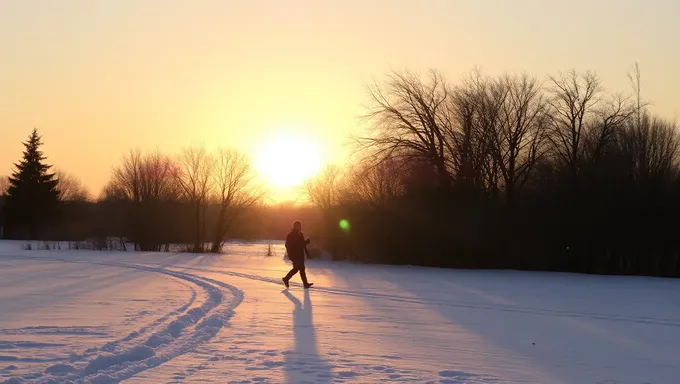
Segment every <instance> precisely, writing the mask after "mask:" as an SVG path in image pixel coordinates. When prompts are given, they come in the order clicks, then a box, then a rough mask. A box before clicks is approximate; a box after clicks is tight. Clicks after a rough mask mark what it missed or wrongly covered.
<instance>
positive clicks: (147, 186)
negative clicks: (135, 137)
mask: <svg viewBox="0 0 680 384" xmlns="http://www.w3.org/2000/svg"><path fill="white" fill-rule="evenodd" d="M177 172H178V167H177V165H176V164H175V162H174V161H173V160H172V159H171V158H170V157H168V156H166V155H164V154H162V153H160V152H158V151H156V152H153V153H150V154H146V155H145V154H143V153H142V152H141V151H139V150H133V151H130V153H129V154H128V155H127V156H125V157H124V158H123V161H122V164H121V165H120V166H119V167H117V168H114V170H113V178H112V180H111V181H110V183H109V185H107V187H106V188H105V191H107V192H106V193H107V194H110V195H111V196H115V197H118V198H120V199H122V200H127V201H131V202H142V201H149V200H172V199H177V198H178V197H179V194H180V188H179V185H178V184H177V176H176V175H177Z"/></svg>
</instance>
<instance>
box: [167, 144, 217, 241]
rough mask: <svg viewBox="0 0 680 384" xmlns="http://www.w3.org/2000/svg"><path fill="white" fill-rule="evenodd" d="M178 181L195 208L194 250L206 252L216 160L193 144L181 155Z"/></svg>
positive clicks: (185, 196) (178, 161) (185, 198)
mask: <svg viewBox="0 0 680 384" xmlns="http://www.w3.org/2000/svg"><path fill="white" fill-rule="evenodd" d="M177 164H178V165H179V169H178V172H177V173H176V176H177V183H178V185H179V187H180V191H181V194H182V198H183V199H184V200H186V201H187V202H188V203H189V204H190V205H191V207H192V209H193V222H194V226H195V228H194V229H195V235H194V242H193V247H192V249H191V251H192V252H197V253H200V252H204V251H205V249H204V248H205V240H206V234H205V232H206V209H207V204H208V198H209V197H210V191H211V189H212V186H213V177H212V174H213V168H214V164H215V160H214V159H213V158H212V156H210V154H208V152H207V151H206V150H205V148H202V147H196V146H192V147H189V148H187V149H185V150H184V151H182V153H181V154H180V155H179V157H178V159H177Z"/></svg>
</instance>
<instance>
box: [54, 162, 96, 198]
mask: <svg viewBox="0 0 680 384" xmlns="http://www.w3.org/2000/svg"><path fill="white" fill-rule="evenodd" d="M55 174H56V177H57V180H58V182H59V183H58V184H57V189H58V190H59V197H60V199H61V201H81V202H82V201H89V200H90V192H89V191H88V190H87V188H85V186H84V185H83V183H82V182H81V181H80V180H79V179H78V178H77V177H76V176H75V175H73V174H70V173H67V172H64V171H62V170H60V169H57V171H56V172H55Z"/></svg>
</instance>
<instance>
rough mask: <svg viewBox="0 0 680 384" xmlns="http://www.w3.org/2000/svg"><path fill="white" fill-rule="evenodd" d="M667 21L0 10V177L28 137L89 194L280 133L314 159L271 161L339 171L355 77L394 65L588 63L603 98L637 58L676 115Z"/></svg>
mask: <svg viewBox="0 0 680 384" xmlns="http://www.w3.org/2000/svg"><path fill="white" fill-rule="evenodd" d="M677 15H680V2H678V1H675V0H647V1H643V0H639V1H636V0H588V1H586V0H569V1H556V0H555V1H551V0H513V1H510V0H507V1H501V0H496V1H493V0H474V1H473V0H469V1H463V0H419V1H415V0H413V1H406V0H402V1H400V0H393V1H388V0H343V1H326V0H288V1H283V0H281V1H275V0H271V1H261V0H249V1H230V0H195V1H188V0H184V1H179V0H115V1H114V0H99V1H91V0H60V1H51V0H42V1H38V0H0V174H8V173H10V172H11V169H12V164H13V163H14V162H16V161H17V160H18V159H19V158H20V156H21V151H22V149H23V147H22V145H21V142H22V141H24V140H25V139H26V138H27V137H28V135H29V134H30V132H31V130H32V129H33V128H37V129H38V130H39V132H40V133H41V134H42V136H43V141H44V142H45V145H44V148H43V149H44V151H45V154H46V156H48V161H49V162H50V163H52V164H54V165H55V166H57V167H58V168H60V169H63V170H65V171H67V172H70V173H73V174H75V175H77V176H78V177H80V179H81V180H82V181H83V182H84V183H85V185H86V186H87V187H89V188H90V189H91V190H92V192H94V193H95V195H96V194H97V193H98V192H99V190H100V189H101V188H102V187H103V186H104V185H105V183H106V182H107V181H108V179H109V178H110V174H111V169H112V167H113V166H115V165H116V164H117V163H118V162H119V161H120V159H121V157H122V156H123V155H124V154H125V153H126V152H128V151H129V150H131V149H133V148H141V149H156V148H158V149H160V150H162V151H164V152H167V153H171V154H172V153H176V152H179V151H180V150H181V149H182V148H184V147H187V146H189V145H192V144H198V145H205V146H207V147H208V148H216V147H219V146H221V147H233V148H237V149H240V150H241V151H243V152H245V153H247V154H248V155H250V156H253V157H254V158H255V157H257V156H258V153H260V152H262V148H268V146H269V147H270V146H271V144H272V143H271V141H272V140H274V139H272V138H274V137H282V136H283V137H286V136H290V135H296V136H297V137H304V138H306V140H308V141H310V142H312V143H314V145H315V147H316V149H317V152H318V153H316V154H314V155H312V154H310V155H309V156H308V157H307V156H306V154H301V155H300V154H297V155H296V156H290V157H289V156H287V154H286V151H285V150H283V151H280V153H279V152H277V153H276V156H277V157H279V156H280V157H281V159H280V161H281V162H282V164H285V163H288V162H290V166H291V167H295V166H297V165H296V164H297V163H296V161H297V162H304V161H306V160H305V159H307V158H308V159H310V161H317V162H320V163H322V164H321V165H324V164H343V163H344V162H345V161H346V159H347V156H348V154H349V153H350V152H351V147H350V146H349V145H348V140H347V138H348V135H349V134H350V133H358V132H360V130H361V129H362V127H361V122H360V120H359V119H358V117H359V116H360V115H361V114H362V112H363V111H364V109H363V105H365V103H366V102H367V101H368V99H367V94H366V85H367V84H368V83H371V82H373V80H375V79H377V80H380V79H381V78H384V76H385V75H386V74H387V73H388V72H389V71H390V70H392V69H411V70H415V71H420V72H424V71H426V70H427V69H429V68H435V69H438V70H440V71H441V72H442V73H443V74H445V75H446V76H447V77H448V78H449V79H450V80H451V81H452V82H455V81H456V79H459V78H460V77H461V76H463V75H464V74H466V73H468V72H469V71H471V70H472V69H473V68H475V67H479V68H481V69H482V70H483V71H484V72H485V73H487V74H491V75H495V74H501V73H503V72H523V71H526V72H528V73H530V74H532V75H535V76H537V77H538V78H539V79H542V80H543V79H545V77H546V76H547V75H549V74H557V73H558V72H559V71H566V70H570V69H577V70H586V69H590V70H594V71H596V72H597V73H598V74H599V75H600V77H601V79H602V81H603V83H604V85H605V86H606V88H607V89H608V90H610V91H613V92H618V91H628V90H629V89H630V86H629V80H628V77H627V73H628V72H630V70H631V68H632V66H633V64H634V63H635V62H638V63H639V65H640V69H641V72H642V92H643V97H644V98H645V99H647V100H650V101H651V102H653V108H654V110H655V111H656V112H658V113H660V114H661V115H663V116H664V117H667V118H670V119H675V118H676V117H678V114H679V113H680V49H678V48H677V38H678V37H680V23H677ZM274 144H276V143H274ZM314 159H316V160H314Z"/></svg>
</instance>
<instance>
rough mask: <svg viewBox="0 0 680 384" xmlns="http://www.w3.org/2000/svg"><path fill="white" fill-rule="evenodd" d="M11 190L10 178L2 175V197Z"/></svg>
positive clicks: (0, 178)
mask: <svg viewBox="0 0 680 384" xmlns="http://www.w3.org/2000/svg"><path fill="white" fill-rule="evenodd" d="M8 190H9V177H8V176H5V175H0V196H5V195H6V194H7V191H8Z"/></svg>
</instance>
